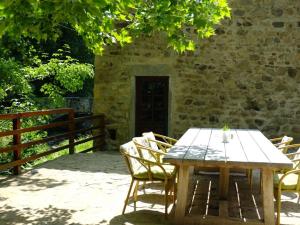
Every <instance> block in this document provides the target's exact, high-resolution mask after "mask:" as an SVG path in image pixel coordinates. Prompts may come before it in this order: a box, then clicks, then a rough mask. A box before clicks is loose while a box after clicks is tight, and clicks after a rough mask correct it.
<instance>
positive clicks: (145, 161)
mask: <svg viewBox="0 0 300 225" xmlns="http://www.w3.org/2000/svg"><path fill="white" fill-rule="evenodd" d="M126 155H127V157H131V158H133V159H136V160H137V161H138V162H140V163H141V164H142V165H143V166H144V167H145V168H146V170H147V171H148V176H149V180H152V174H153V172H152V170H151V167H152V166H158V167H159V168H160V169H161V171H162V173H163V175H164V178H165V179H168V175H167V172H166V170H165V168H164V167H163V165H164V164H162V163H159V162H156V161H151V160H149V159H144V158H141V157H137V156H133V155H129V154H126ZM166 165H167V164H166Z"/></svg>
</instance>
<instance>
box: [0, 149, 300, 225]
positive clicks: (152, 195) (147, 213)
mask: <svg viewBox="0 0 300 225" xmlns="http://www.w3.org/2000/svg"><path fill="white" fill-rule="evenodd" d="M199 179H200V180H201V182H204V183H205V182H206V181H207V178H204V179H202V178H199ZM199 179H198V178H197V179H195V180H199ZM239 179H240V178H239ZM129 183H130V175H129V174H128V172H127V168H126V165H125V163H124V160H123V158H122V157H121V156H120V154H119V153H118V152H96V153H90V154H74V155H67V156H63V157H60V158H58V159H56V160H53V161H49V162H47V163H45V164H43V165H41V166H39V167H37V168H35V169H33V170H31V171H28V172H26V173H23V174H22V175H20V176H17V177H9V178H4V177H2V178H0V190H1V191H0V207H1V208H0V225H19V224H20V225H21V224H26V225H27V224H32V225H40V224H54V225H68V224H73V225H85V224H110V225H123V224H124V225H133V224H134V225H154V224H155V225H160V224H170V222H169V221H168V220H165V218H164V213H163V212H164V205H163V197H162V195H161V190H160V188H159V186H157V184H154V185H153V184H152V185H151V184H149V186H148V187H149V188H150V189H146V193H147V195H144V194H143V191H142V190H141V191H140V194H141V196H140V198H139V201H138V202H137V211H136V212H134V209H133V204H132V203H131V204H130V205H129V206H128V207H127V209H126V214H125V215H122V214H121V212H122V208H123V203H124V199H125V197H126V194H127V191H128V187H129ZM240 183H242V182H240ZM203 187H204V189H203V190H205V187H206V186H205V185H203ZM232 187H234V185H233V186H232ZM200 193H201V191H200ZM230 193H233V194H232V196H234V195H235V192H234V191H232V192H230ZM246 193H247V191H246ZM202 196H206V195H205V194H204V195H202ZM297 197H298V196H297V195H296V194H293V193H290V194H286V195H283V196H282V198H283V199H284V201H283V209H282V212H283V213H282V223H283V224H300V207H299V205H298V204H297V199H298V198H297ZM198 202H202V199H201V198H199V201H198ZM213 204H215V202H213V203H212V207H211V208H212V210H211V212H212V214H213V213H214V210H216V208H214V206H213ZM194 205H195V206H196V205H197V204H194ZM216 205H217V203H216ZM216 207H217V206H216ZM198 208H201V207H198ZM245 208H246V209H247V210H248V208H247V207H245ZM231 209H232V210H231ZM169 210H170V211H171V210H172V205H171V206H170V208H169ZM201 210H202V209H201ZM201 210H200V211H201ZM230 210H231V211H229V215H232V216H238V215H239V214H238V211H236V205H235V204H234V203H233V205H231V204H230ZM247 210H246V211H247ZM194 211H195V212H197V210H196V208H195V210H193V212H194ZM249 211H251V210H248V211H247V212H248V214H247V215H252V214H251V213H249ZM253 215H254V216H255V215H256V214H255V213H254V214H253ZM171 216H172V214H171ZM171 216H170V217H171Z"/></svg>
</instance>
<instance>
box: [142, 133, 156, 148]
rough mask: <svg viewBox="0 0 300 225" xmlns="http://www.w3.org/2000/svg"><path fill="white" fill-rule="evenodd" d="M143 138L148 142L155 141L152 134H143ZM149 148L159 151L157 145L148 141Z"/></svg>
mask: <svg viewBox="0 0 300 225" xmlns="http://www.w3.org/2000/svg"><path fill="white" fill-rule="evenodd" d="M143 137H145V138H147V139H148V140H156V138H155V135H154V133H153V132H145V133H143ZM149 143H150V146H151V148H153V149H154V150H157V151H158V150H159V148H158V146H157V144H156V143H155V142H154V141H150V142H149Z"/></svg>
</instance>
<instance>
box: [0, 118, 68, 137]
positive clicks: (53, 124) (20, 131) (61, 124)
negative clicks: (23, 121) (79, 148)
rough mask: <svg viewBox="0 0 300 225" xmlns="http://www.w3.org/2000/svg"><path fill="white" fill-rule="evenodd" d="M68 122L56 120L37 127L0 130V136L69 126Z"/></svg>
mask: <svg viewBox="0 0 300 225" xmlns="http://www.w3.org/2000/svg"><path fill="white" fill-rule="evenodd" d="M68 123H69V121H64V122H55V123H50V124H45V125H38V126H35V127H26V128H22V129H18V130H8V131H2V132H0V137H4V136H9V135H16V134H22V133H27V132H32V131H37V130H45V129H48V128H53V127H64V126H67V125H68Z"/></svg>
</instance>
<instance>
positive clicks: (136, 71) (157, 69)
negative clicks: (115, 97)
mask: <svg viewBox="0 0 300 225" xmlns="http://www.w3.org/2000/svg"><path fill="white" fill-rule="evenodd" d="M129 70H130V71H129V73H130V75H131V80H130V87H131V91H130V92H131V96H130V99H131V107H130V115H129V132H130V136H131V137H134V136H135V103H136V102H135V99H136V82H135V80H136V77H138V76H143V77H145V76H151V77H156V76H157V77H160V76H164V77H169V93H168V95H169V96H168V135H170V136H172V113H171V112H172V111H171V109H172V84H173V78H172V76H171V74H172V67H171V66H170V65H166V64H158V65H133V66H131V67H130V68H129Z"/></svg>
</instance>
